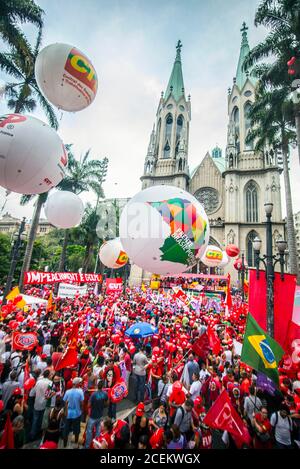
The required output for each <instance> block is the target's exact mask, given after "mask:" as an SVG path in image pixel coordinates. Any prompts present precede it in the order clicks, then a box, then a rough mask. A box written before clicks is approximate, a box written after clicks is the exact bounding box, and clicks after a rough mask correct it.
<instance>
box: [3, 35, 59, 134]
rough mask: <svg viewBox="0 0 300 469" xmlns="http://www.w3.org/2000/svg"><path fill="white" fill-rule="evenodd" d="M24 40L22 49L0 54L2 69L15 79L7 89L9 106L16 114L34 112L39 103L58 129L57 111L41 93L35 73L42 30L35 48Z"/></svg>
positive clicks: (53, 125)
mask: <svg viewBox="0 0 300 469" xmlns="http://www.w3.org/2000/svg"><path fill="white" fill-rule="evenodd" d="M23 39H24V41H23V42H24V44H25V45H24V44H23V45H22V48H20V47H18V46H11V48H10V50H9V51H8V52H1V53H0V69H1V70H2V71H3V72H5V73H7V74H8V75H9V76H11V77H12V78H13V79H14V81H13V82H11V83H7V84H6V87H5V96H6V98H7V106H8V108H9V109H11V110H13V111H14V112H16V113H22V112H33V111H34V110H35V109H36V106H37V103H39V105H40V106H41V108H42V109H43V111H44V112H45V114H46V116H47V118H48V121H49V124H50V125H51V127H53V128H54V129H58V120H57V117H56V115H55V111H54V109H53V107H52V106H51V104H50V103H49V102H48V101H47V99H46V98H45V97H44V96H43V94H42V93H41V91H40V89H39V87H38V84H37V82H36V78H35V73H34V65H35V61H36V58H37V55H38V53H39V51H40V49H41V43H42V28H40V29H39V32H38V36H37V40H36V43H35V46H34V47H32V46H31V45H30V43H29V42H28V41H27V40H26V38H25V36H24V38H23Z"/></svg>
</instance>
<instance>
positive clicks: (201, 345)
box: [192, 332, 210, 360]
mask: <svg viewBox="0 0 300 469" xmlns="http://www.w3.org/2000/svg"><path fill="white" fill-rule="evenodd" d="M192 349H193V352H194V353H195V354H196V355H198V357H201V358H202V359H203V360H206V358H207V355H208V354H209V350H210V346H209V340H208V336H207V333H206V332H204V334H202V335H201V336H200V337H199V338H198V339H196V340H195V342H194V343H193V347H192Z"/></svg>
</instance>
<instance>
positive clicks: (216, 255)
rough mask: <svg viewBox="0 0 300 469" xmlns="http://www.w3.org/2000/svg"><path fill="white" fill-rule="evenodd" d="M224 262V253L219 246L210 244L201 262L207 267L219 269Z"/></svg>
mask: <svg viewBox="0 0 300 469" xmlns="http://www.w3.org/2000/svg"><path fill="white" fill-rule="evenodd" d="M222 260H223V251H222V249H220V248H219V247H218V246H214V245H213V244H209V245H208V246H207V248H206V250H205V252H204V254H203V256H202V257H201V262H203V264H205V265H207V267H217V266H219V265H220V264H221V262H222Z"/></svg>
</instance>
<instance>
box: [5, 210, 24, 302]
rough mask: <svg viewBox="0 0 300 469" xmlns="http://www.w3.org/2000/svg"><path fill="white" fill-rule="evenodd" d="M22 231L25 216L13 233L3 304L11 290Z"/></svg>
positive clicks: (22, 236) (21, 240)
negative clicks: (17, 229)
mask: <svg viewBox="0 0 300 469" xmlns="http://www.w3.org/2000/svg"><path fill="white" fill-rule="evenodd" d="M24 231H25V217H24V218H23V220H22V222H21V225H20V228H19V231H18V232H17V233H14V235H13V241H12V254H11V262H10V267H9V271H8V275H7V280H6V285H5V290H4V293H3V301H2V304H3V305H5V304H6V303H7V300H6V297H7V295H8V293H9V292H10V291H11V286H12V282H13V278H14V273H15V269H16V265H17V261H18V258H19V254H20V252H19V251H20V247H21V246H22V242H23V241H24V240H25V239H26V233H24Z"/></svg>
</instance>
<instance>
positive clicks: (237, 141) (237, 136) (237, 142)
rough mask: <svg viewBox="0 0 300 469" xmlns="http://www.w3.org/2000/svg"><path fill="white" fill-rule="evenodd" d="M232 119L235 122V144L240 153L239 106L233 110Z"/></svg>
mask: <svg viewBox="0 0 300 469" xmlns="http://www.w3.org/2000/svg"><path fill="white" fill-rule="evenodd" d="M232 119H233V122H234V137H235V145H236V148H237V151H238V153H239V152H240V111H239V108H238V107H235V108H234V109H233V111H232Z"/></svg>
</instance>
